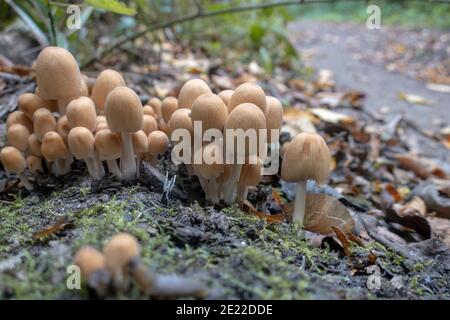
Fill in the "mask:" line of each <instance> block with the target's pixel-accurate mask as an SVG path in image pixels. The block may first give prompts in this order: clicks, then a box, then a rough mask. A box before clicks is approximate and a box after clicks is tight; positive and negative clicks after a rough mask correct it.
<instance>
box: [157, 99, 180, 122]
mask: <svg viewBox="0 0 450 320" xmlns="http://www.w3.org/2000/svg"><path fill="white" fill-rule="evenodd" d="M177 109H178V100H177V98H175V97H167V98H165V99H164V100H163V101H162V104H161V112H162V118H163V120H164V122H165V123H168V122H169V120H170V117H171V116H172V114H173V113H174V112H175V110H177Z"/></svg>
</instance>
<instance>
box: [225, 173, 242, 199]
mask: <svg viewBox="0 0 450 320" xmlns="http://www.w3.org/2000/svg"><path fill="white" fill-rule="evenodd" d="M241 170H242V164H235V165H233V167H232V169H231V176H230V180H229V181H228V183H227V185H226V187H225V188H224V190H223V201H224V202H225V204H228V205H230V204H232V203H233V200H234V195H235V193H236V187H237V182H238V181H239V177H240V175H241Z"/></svg>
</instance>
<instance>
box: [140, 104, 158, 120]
mask: <svg viewBox="0 0 450 320" xmlns="http://www.w3.org/2000/svg"><path fill="white" fill-rule="evenodd" d="M142 113H143V114H144V116H145V115H148V116H152V117H155V118H156V117H158V116H157V115H156V112H155V110H154V109H153V107H152V106H149V105H148V104H146V105H145V106H143V107H142Z"/></svg>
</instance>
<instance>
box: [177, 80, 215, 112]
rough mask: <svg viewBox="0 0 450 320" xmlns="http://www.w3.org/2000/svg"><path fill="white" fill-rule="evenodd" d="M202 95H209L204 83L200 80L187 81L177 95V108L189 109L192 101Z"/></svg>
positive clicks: (206, 85) (209, 91)
mask: <svg viewBox="0 0 450 320" xmlns="http://www.w3.org/2000/svg"><path fill="white" fill-rule="evenodd" d="M204 93H211V89H210V88H209V86H208V84H207V83H206V82H205V81H203V80H201V79H191V80H189V81H187V82H186V83H185V84H184V85H183V86H182V87H181V89H180V93H179V94H178V108H187V109H190V108H191V107H192V103H193V102H194V100H195V99H197V97H199V96H201V95H202V94H204Z"/></svg>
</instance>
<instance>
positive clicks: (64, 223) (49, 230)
mask: <svg viewBox="0 0 450 320" xmlns="http://www.w3.org/2000/svg"><path fill="white" fill-rule="evenodd" d="M72 224H73V221H72V220H70V219H69V218H68V217H62V218H60V219H58V220H57V221H56V222H55V223H53V224H52V225H50V226H48V227H46V228H44V229H42V230H40V231H37V232H35V233H33V238H34V239H43V238H47V237H48V236H51V235H53V234H55V233H57V232H59V231H62V230H63V229H65V228H67V227H68V226H70V225H72Z"/></svg>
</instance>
